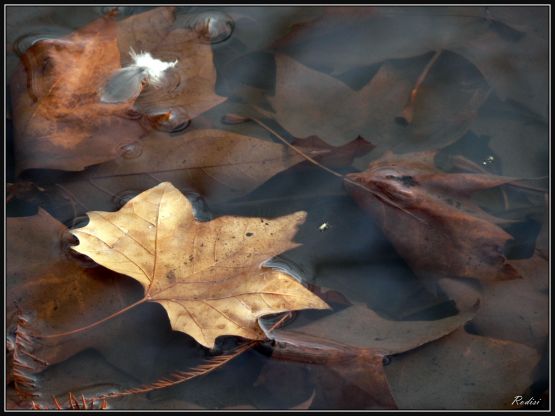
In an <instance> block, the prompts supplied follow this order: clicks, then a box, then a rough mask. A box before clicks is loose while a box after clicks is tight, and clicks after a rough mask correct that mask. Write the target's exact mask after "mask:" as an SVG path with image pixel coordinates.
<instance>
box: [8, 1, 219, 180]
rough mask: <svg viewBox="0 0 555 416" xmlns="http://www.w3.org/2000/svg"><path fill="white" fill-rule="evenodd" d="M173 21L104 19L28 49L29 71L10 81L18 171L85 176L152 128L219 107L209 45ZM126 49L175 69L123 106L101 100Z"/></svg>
mask: <svg viewBox="0 0 555 416" xmlns="http://www.w3.org/2000/svg"><path fill="white" fill-rule="evenodd" d="M174 21H175V12H174V8H172V7H161V8H155V9H153V10H151V11H149V12H145V13H142V14H139V15H136V16H131V17H129V18H127V19H125V20H123V21H121V22H119V23H116V21H115V20H114V18H113V17H109V16H106V17H103V18H101V19H99V20H97V21H94V22H93V23H91V24H90V25H88V26H85V27H84V28H82V29H79V30H78V31H76V32H74V33H72V34H70V35H68V36H66V37H64V38H60V39H56V40H48V41H43V42H39V43H37V44H36V45H34V46H33V47H31V48H30V49H29V50H28V51H27V53H26V54H25V55H24V57H23V62H24V63H26V71H27V73H26V71H20V72H19V73H17V74H16V76H15V78H14V80H13V81H12V96H13V97H14V114H15V125H16V136H17V143H16V152H17V155H18V166H17V169H18V171H20V172H21V171H23V170H25V169H32V168H49V169H61V170H83V169H84V168H85V167H87V166H90V165H93V164H97V163H101V162H105V161H108V160H111V159H115V158H117V157H118V156H120V155H122V154H124V153H125V151H126V146H129V145H134V144H135V143H137V141H138V140H139V139H140V138H141V137H142V136H143V135H144V134H145V133H146V131H148V130H150V129H151V128H152V127H155V128H161V129H164V130H170V131H171V130H173V129H178V128H180V127H182V126H186V125H187V123H188V122H189V121H190V120H191V119H192V118H194V117H196V116H198V115H199V114H201V113H203V112H204V111H206V110H208V109H210V108H212V107H214V106H216V105H218V104H220V103H221V102H223V101H225V98H224V97H220V96H218V95H216V93H215V91H214V89H215V83H216V70H215V67H214V64H213V57H212V49H211V47H210V45H209V44H206V43H203V42H202V41H201V40H200V39H199V34H198V33H197V32H195V31H194V30H192V29H189V28H174V27H173V26H172V25H173V23H174ZM131 50H135V51H141V52H149V53H151V54H152V56H153V57H154V58H156V59H160V60H164V61H167V62H174V61H176V60H177V64H176V65H175V66H174V67H172V68H169V69H167V70H166V71H164V75H163V77H162V79H161V81H160V82H159V83H156V85H151V84H153V83H148V82H147V85H146V88H144V89H143V86H142V84H141V83H140V81H141V80H142V78H141V79H138V81H137V82H138V83H137V82H135V83H134V84H133V85H135V84H136V85H135V87H133V88H134V89H136V90H137V91H135V92H134V93H131V94H130V95H129V97H130V99H129V100H128V101H126V102H123V103H105V102H102V101H101V95H102V94H103V93H102V91H103V88H105V87H106V85H109V84H110V81H113V82H112V83H114V82H115V81H114V79H115V77H116V78H117V76H118V74H121V68H122V67H124V68H127V67H128V65H130V63H131V56H130V55H129V52H130V51H131ZM118 71H119V72H118ZM26 77H27V79H28V81H26ZM127 78H129V77H126V79H127ZM135 78H136V77H135ZM135 78H133V77H132V79H135ZM116 81H117V80H116ZM115 83H116V84H118V82H115ZM119 84H121V82H119ZM119 84H118V85H119ZM128 84H129V83H128ZM131 84H132V83H131ZM131 84H129V85H131ZM116 86H117V85H116ZM119 87H121V85H119ZM119 87H118V88H119ZM141 91H142V92H141ZM139 92H141V94H140V95H139V96H138V97H137V94H138V93H139ZM124 95H125V94H124ZM141 115H143V116H144V120H141V122H139V121H140V120H139V119H140V118H141Z"/></svg>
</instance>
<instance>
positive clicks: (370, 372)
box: [271, 330, 396, 409]
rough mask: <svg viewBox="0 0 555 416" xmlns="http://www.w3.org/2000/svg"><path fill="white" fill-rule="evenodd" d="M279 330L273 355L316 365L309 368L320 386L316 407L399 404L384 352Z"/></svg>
mask: <svg viewBox="0 0 555 416" xmlns="http://www.w3.org/2000/svg"><path fill="white" fill-rule="evenodd" d="M276 332H277V331H276ZM276 332H272V345H273V347H272V348H271V356H272V358H273V359H278V360H287V361H296V362H301V363H307V364H313V365H315V366H313V367H311V368H309V370H310V372H311V377H312V380H313V381H312V382H313V383H314V384H315V386H316V390H317V391H316V397H315V400H314V407H315V408H326V407H332V408H339V407H344V406H347V407H348V408H364V409H395V408H396V405H395V401H394V400H393V397H392V396H391V393H390V391H389V385H388V383H387V380H386V377H385V373H384V370H383V361H384V356H385V354H384V353H383V352H381V351H379V350H376V349H373V348H358V347H353V346H349V345H345V344H341V343H338V342H334V341H331V340H327V339H325V338H322V337H319V336H312V335H306V334H301V333H298V332H295V331H288V330H280V331H279V333H276ZM330 383H333V384H334V387H333V388H331V385H330Z"/></svg>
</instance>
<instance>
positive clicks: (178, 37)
mask: <svg viewBox="0 0 555 416" xmlns="http://www.w3.org/2000/svg"><path fill="white" fill-rule="evenodd" d="M174 23H176V17H175V7H158V8H155V9H154V10H151V11H148V12H146V13H142V14H139V15H137V16H131V17H129V18H128V19H126V20H124V21H123V22H122V23H121V25H120V26H119V29H118V45H119V48H120V51H121V54H122V57H123V58H122V65H123V66H125V65H128V64H129V63H130V61H131V60H130V58H129V56H128V52H129V50H130V49H131V48H132V49H134V50H135V51H145V52H146V51H148V52H150V53H151V54H152V56H153V57H154V58H157V59H160V60H163V61H166V62H173V61H175V60H177V61H178V62H177V65H176V66H175V67H174V68H171V69H168V70H166V75H165V77H164V80H163V83H162V85H160V86H158V87H154V86H147V87H146V88H145V90H144V91H143V92H142V93H141V95H140V96H139V97H138V99H137V101H136V102H135V109H136V110H137V111H139V112H140V113H144V114H147V115H150V116H156V115H161V114H165V113H167V112H168V111H173V112H174V113H176V114H177V113H179V114H180V116H179V117H182V118H183V121H187V120H191V119H193V118H195V117H196V116H198V115H199V114H201V113H203V112H205V111H207V110H209V109H210V108H212V107H215V106H216V105H218V104H221V103H222V102H224V101H225V100H226V98H225V97H220V96H219V95H217V94H216V93H215V86H216V68H215V66H214V62H213V53H212V47H211V45H210V44H209V43H207V42H206V41H204V40H203V39H202V36H201V34H200V33H198V32H196V31H195V30H192V29H189V28H182V27H175V26H177V24H176V25H174Z"/></svg>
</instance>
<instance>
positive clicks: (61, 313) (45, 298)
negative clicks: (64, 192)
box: [6, 210, 144, 370]
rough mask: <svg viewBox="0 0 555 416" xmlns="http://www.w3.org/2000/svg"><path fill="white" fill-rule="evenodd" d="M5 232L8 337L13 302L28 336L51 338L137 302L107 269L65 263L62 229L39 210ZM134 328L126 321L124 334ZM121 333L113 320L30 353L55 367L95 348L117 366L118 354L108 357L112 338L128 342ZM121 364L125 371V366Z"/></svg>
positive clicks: (135, 293) (39, 342)
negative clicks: (8, 300)
mask: <svg viewBox="0 0 555 416" xmlns="http://www.w3.org/2000/svg"><path fill="white" fill-rule="evenodd" d="M6 231H7V236H8V239H9V241H8V246H7V250H8V257H9V259H10V261H9V265H8V266H7V287H6V289H7V296H8V298H9V299H10V302H8V303H7V305H6V306H7V311H6V312H7V328H8V331H11V330H12V329H13V328H14V326H15V324H16V319H17V309H16V308H15V305H14V302H17V305H18V307H19V308H20V310H21V311H22V312H23V314H24V316H25V317H26V318H27V319H28V321H29V326H30V331H31V333H32V334H40V335H50V334H53V333H59V332H63V331H68V330H72V329H74V328H77V327H79V326H82V325H83V324H84V323H89V322H91V321H94V320H95V319H101V318H104V317H106V316H108V315H110V313H113V312H115V311H117V310H119V309H121V308H122V307H124V306H126V305H127V304H129V303H132V302H133V301H134V300H136V299H137V298H140V290H137V289H138V288H137V287H136V286H135V285H134V284H132V282H129V281H125V280H124V279H121V277H119V276H117V275H116V274H115V273H112V272H110V271H107V270H106V269H102V268H98V267H97V268H90V267H88V268H87V267H84V264H83V263H82V260H79V259H76V258H72V257H69V256H68V255H67V253H66V251H67V250H66V249H64V246H65V247H66V248H67V247H68V245H69V241H68V240H67V238H68V233H67V229H66V227H64V226H63V224H61V223H59V222H58V221H57V220H55V219H54V218H52V217H51V216H50V215H49V214H48V213H46V212H45V211H43V210H39V212H38V214H37V215H35V216H32V217H20V218H9V219H8V222H7V230H6ZM69 237H71V236H69ZM29 241H33V244H32V245H30V244H29ZM142 318H143V322H144V316H143V317H142ZM89 319H90V320H91V321H88V320H89ZM84 320H86V321H85V322H84ZM132 327H133V325H131V324H129V321H128V328H132ZM125 328H126V327H125V326H122V325H121V322H117V320H115V321H114V322H112V323H107V325H106V326H104V327H103V328H102V330H103V331H97V330H95V329H92V330H90V331H88V332H85V333H80V334H76V335H74V336H67V337H64V338H53V339H45V338H42V339H39V338H37V339H35V340H34V343H33V344H32V345H31V347H32V348H31V350H30V351H29V352H31V353H33V354H35V355H36V356H38V357H39V358H41V359H43V360H45V361H47V362H48V363H49V364H55V363H57V362H60V361H63V360H65V359H67V358H68V357H70V356H72V355H74V354H75V353H78V352H80V351H82V350H84V349H86V348H96V349H98V350H99V351H103V352H104V353H105V354H106V356H107V358H110V359H111V361H112V362H116V361H117V355H118V353H117V352H115V356H110V355H111V354H112V353H113V352H112V351H111V345H112V343H113V338H112V337H111V336H110V335H113V334H114V333H116V334H117V333H119V334H120V335H123V334H126V335H125V336H126V337H128V338H131V339H132V338H133V335H130V334H129V333H127V331H126V329H125ZM137 341H138V340H137ZM143 341H144V340H143ZM121 364H122V366H125V362H122V363H121ZM39 367H40V366H39ZM135 367H136V364H135ZM39 369H40V368H37V369H36V370H39Z"/></svg>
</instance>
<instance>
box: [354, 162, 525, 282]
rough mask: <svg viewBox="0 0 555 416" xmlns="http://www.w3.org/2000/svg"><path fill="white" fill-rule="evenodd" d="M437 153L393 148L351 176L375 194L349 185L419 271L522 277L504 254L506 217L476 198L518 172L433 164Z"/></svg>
mask: <svg viewBox="0 0 555 416" xmlns="http://www.w3.org/2000/svg"><path fill="white" fill-rule="evenodd" d="M435 154H436V153H435V152H433V151H430V152H421V153H413V154H407V155H405V156H398V155H394V154H393V153H388V154H386V155H385V156H384V157H383V158H381V159H379V160H377V161H375V162H372V163H370V165H369V166H368V169H367V170H366V171H364V172H361V173H352V174H349V175H347V177H348V178H350V179H351V180H354V181H357V182H359V183H361V184H363V185H365V186H366V187H368V188H369V189H370V190H371V192H372V193H371V192H365V191H364V190H363V189H360V188H357V187H355V186H353V185H351V184H349V183H346V184H345V185H346V187H347V189H348V190H349V192H350V193H351V194H352V195H353V197H354V198H355V200H356V201H357V203H358V204H359V205H360V206H361V207H362V208H364V209H365V210H366V211H368V212H369V213H370V214H371V215H373V216H374V217H375V218H376V221H377V222H378V224H379V225H380V227H381V228H382V230H383V231H384V233H385V234H386V236H387V237H388V238H389V240H390V241H391V242H392V244H393V246H394V247H395V249H396V250H397V252H398V253H399V255H400V256H401V257H403V258H404V259H405V260H406V261H407V263H408V264H409V266H410V267H411V268H412V269H413V271H414V272H415V273H416V274H417V275H419V276H421V277H423V278H429V277H432V278H435V277H472V278H477V279H480V280H490V281H491V280H508V279H514V278H518V277H520V276H519V274H518V272H517V271H516V270H515V268H514V267H513V266H511V265H510V264H509V263H508V262H507V259H506V257H505V255H504V254H503V249H504V246H505V243H506V242H507V241H508V240H509V239H511V238H512V237H511V236H510V234H508V233H507V232H505V231H504V230H503V229H501V228H500V227H499V226H498V225H497V224H498V223H500V222H502V220H500V219H497V218H495V217H493V216H491V215H489V214H487V213H486V212H485V211H484V210H482V209H481V208H480V207H479V206H478V205H477V204H476V203H475V202H473V201H472V200H471V196H472V194H473V193H474V192H477V191H479V190H485V189H491V188H495V187H498V186H501V185H506V184H511V183H515V182H516V179H514V178H507V177H502V176H495V175H488V174H474V173H445V172H442V171H440V170H439V169H437V168H436V167H435V166H434V156H435ZM393 204H395V205H396V206H394V205H393Z"/></svg>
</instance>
